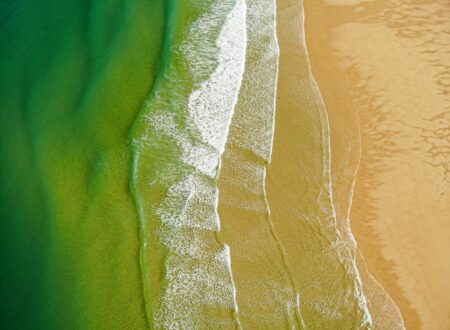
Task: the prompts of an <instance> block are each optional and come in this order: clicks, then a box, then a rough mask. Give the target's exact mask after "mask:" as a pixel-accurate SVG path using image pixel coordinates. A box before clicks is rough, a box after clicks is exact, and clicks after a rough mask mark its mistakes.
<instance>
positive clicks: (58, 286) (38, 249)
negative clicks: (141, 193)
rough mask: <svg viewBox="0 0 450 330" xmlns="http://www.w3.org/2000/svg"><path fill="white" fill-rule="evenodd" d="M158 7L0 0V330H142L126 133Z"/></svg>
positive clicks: (147, 83)
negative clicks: (0, 328) (116, 329)
mask: <svg viewBox="0 0 450 330" xmlns="http://www.w3.org/2000/svg"><path fill="white" fill-rule="evenodd" d="M169 5H170V2H169V1H167V2H166V1H162V0H161V1H140V0H137V1H132V2H129V1H114V0H112V1H101V2H100V1H95V2H94V1H33V0H28V1H2V3H1V39H0V40H1V49H0V63H1V77H2V79H1V88H0V91H1V97H0V100H1V101H0V102H1V120H0V122H1V125H2V129H1V139H0V141H1V142H0V143H1V165H0V166H1V178H0V186H1V200H0V203H1V205H0V209H1V215H0V219H1V228H2V229H1V234H0V235H1V237H0V253H1V274H0V276H1V278H0V283H1V290H0V292H1V293H0V294H1V298H0V301H1V304H2V306H1V316H0V318H1V322H0V324H1V327H2V328H3V329H67V328H69V329H79V328H93V329H101V328H110V329H112V328H122V327H129V328H134V329H139V328H145V327H147V324H146V322H147V321H146V318H145V312H144V301H143V296H142V287H141V286H142V284H141V283H142V282H141V280H140V276H141V275H140V270H139V256H138V255H139V236H138V232H139V231H138V222H137V215H136V211H135V207H134V202H133V199H132V196H131V194H130V187H129V177H130V163H131V148H130V139H131V137H130V134H131V127H132V126H133V124H134V121H135V119H136V116H137V114H138V112H139V110H140V108H141V106H142V103H143V101H144V99H145V98H146V97H147V96H148V95H149V93H150V91H151V89H152V87H153V85H154V82H155V79H156V77H157V75H158V71H159V69H160V67H161V65H162V63H163V62H164V59H163V56H164V53H163V51H162V49H163V44H164V38H165V31H166V30H167V29H168V27H167V22H166V17H167V14H168V11H169V10H171V8H170V7H169Z"/></svg>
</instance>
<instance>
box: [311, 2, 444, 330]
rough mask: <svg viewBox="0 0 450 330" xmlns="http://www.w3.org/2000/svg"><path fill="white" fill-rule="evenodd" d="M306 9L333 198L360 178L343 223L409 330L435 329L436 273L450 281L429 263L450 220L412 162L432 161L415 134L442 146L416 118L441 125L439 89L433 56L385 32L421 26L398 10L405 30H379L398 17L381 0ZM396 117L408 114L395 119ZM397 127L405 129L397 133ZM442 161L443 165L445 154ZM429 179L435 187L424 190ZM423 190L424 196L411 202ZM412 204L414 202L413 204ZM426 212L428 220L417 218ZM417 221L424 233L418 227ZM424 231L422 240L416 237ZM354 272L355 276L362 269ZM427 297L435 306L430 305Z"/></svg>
mask: <svg viewBox="0 0 450 330" xmlns="http://www.w3.org/2000/svg"><path fill="white" fill-rule="evenodd" d="M335 2H336V1H335ZM394 2H395V1H392V6H394V4H393V3H394ZM424 3H425V1H424ZM384 6H386V8H385V7H384ZM305 7H306V8H305V10H306V39H307V44H308V51H309V54H310V60H311V63H312V70H313V73H314V75H315V77H316V79H317V82H318V84H319V86H320V90H321V93H322V95H323V98H324V101H325V104H326V105H327V109H328V113H329V117H330V123H331V135H332V167H333V168H332V172H333V173H334V175H333V181H334V184H333V187H334V189H333V192H335V195H336V196H337V199H339V198H341V199H342V198H343V196H345V195H346V194H348V193H349V192H350V191H351V190H352V188H351V187H350V186H349V185H348V184H347V186H345V184H343V182H344V180H346V176H347V178H348V177H351V175H352V174H351V173H349V170H348V169H349V168H353V169H357V172H356V171H355V172H354V175H355V177H354V179H355V181H356V185H355V189H354V196H353V200H352V201H350V202H349V203H352V204H353V205H352V206H351V211H350V214H348V213H347V214H346V212H345V210H344V209H338V210H337V212H338V213H340V217H341V218H345V217H346V216H347V217H348V216H349V217H350V223H351V228H352V232H353V234H354V236H355V238H356V241H357V243H358V247H359V249H360V251H361V252H362V254H363V256H364V259H365V264H366V265H367V267H368V269H369V271H370V272H371V273H372V274H373V276H374V277H375V279H376V280H377V281H378V282H379V283H380V284H381V285H382V286H383V287H384V289H385V290H386V292H387V293H388V294H389V296H391V297H392V299H393V300H394V301H395V303H396V304H397V305H398V306H399V308H400V310H401V313H402V315H403V317H404V320H405V324H406V326H407V328H413V329H416V328H423V329H433V328H436V327H437V326H440V327H442V326H445V325H449V324H450V318H449V316H448V315H446V311H445V306H446V305H448V304H446V303H445V302H446V301H447V302H449V300H450V299H449V297H448V295H447V296H446V294H445V293H440V292H439V286H442V288H444V287H445V285H446V284H445V283H446V282H445V280H444V277H445V276H443V275H442V273H444V274H447V275H450V271H449V269H448V267H446V266H442V265H440V263H439V262H438V261H437V260H435V261H434V263H433V262H432V261H428V260H427V259H430V256H432V255H433V254H436V253H439V251H444V249H447V248H448V249H450V246H449V245H448V243H445V234H442V233H441V232H440V231H442V228H447V227H448V225H445V221H444V217H445V213H446V210H447V212H448V211H449V210H448V207H445V199H446V196H447V195H448V190H447V191H446V190H445V188H443V187H442V183H443V182H444V183H445V180H446V178H445V175H444V176H442V174H441V173H439V168H438V167H434V168H433V169H431V168H429V167H427V166H425V165H423V164H422V163H421V162H419V161H423V163H425V162H426V161H427V162H433V161H434V159H432V158H430V157H429V156H428V154H427V152H426V149H425V146H424V144H425V143H419V144H417V142H414V141H416V140H419V141H420V139H421V138H423V139H425V138H424V137H421V135H420V134H418V132H417V131H416V130H415V129H414V127H415V126H417V127H420V128H421V129H422V131H423V130H428V131H429V132H430V133H429V135H430V136H432V137H430V138H428V139H435V140H434V141H442V139H443V138H444V137H442V136H440V135H439V129H440V127H439V125H438V123H436V122H431V121H430V123H427V125H425V124H423V122H424V121H425V119H426V117H427V116H426V115H423V114H422V113H423V112H425V113H426V112H428V113H429V115H428V117H431V118H433V116H438V117H439V115H441V117H439V118H442V116H443V115H442V113H445V112H442V113H439V111H438V110H441V111H443V109H444V107H445V106H444V105H445V102H444V101H443V100H442V99H439V98H438V97H436V96H433V95H435V94H434V93H435V92H436V90H438V89H439V87H438V85H437V84H435V82H434V81H433V79H431V78H429V77H432V76H433V75H434V74H436V71H438V70H436V71H434V73H433V70H432V69H430V68H429V67H428V66H427V62H426V61H427V57H426V56H428V57H429V56H430V55H426V56H423V57H420V56H416V53H417V54H421V53H420V52H422V51H423V52H424V53H425V52H427V51H428V52H429V51H430V50H431V49H433V48H432V47H429V48H426V46H423V48H422V49H420V46H418V45H415V44H414V41H409V40H408V39H407V38H403V39H402V38H401V37H399V36H398V35H396V34H394V32H391V31H395V33H397V34H399V33H402V32H403V31H407V29H414V28H416V29H420V24H417V23H416V22H414V20H412V19H411V20H408V15H411V17H413V14H414V10H416V9H415V8H413V9H410V8H408V7H407V5H405V7H404V8H400V9H399V11H400V12H401V13H405V17H406V18H404V21H402V22H397V21H396V20H395V19H393V20H392V22H391V21H390V22H389V24H390V25H389V27H384V25H383V23H379V22H374V21H376V20H372V21H371V20H370V18H372V17H375V16H376V15H377V14H379V16H380V17H381V18H379V20H381V22H383V20H382V19H383V16H382V14H380V13H383V10H386V14H385V15H386V16H387V17H390V16H389V13H390V12H389V11H388V10H391V11H392V12H394V11H395V9H392V7H389V8H388V5H386V4H385V3H384V2H381V1H372V2H364V4H360V5H356V6H353V7H352V6H327V5H324V4H322V3H319V2H316V1H306V6H305ZM399 7H401V6H399ZM422 10H425V9H424V8H422ZM419 12H420V11H419ZM391 15H392V14H391ZM416 15H417V13H416ZM393 17H394V16H393ZM396 17H398V16H396ZM434 21H435V22H436V23H435V25H433V26H432V27H433V28H434V29H435V30H439V29H441V30H442V29H443V25H442V24H443V23H442V22H440V19H439V17H436V15H435V17H434ZM429 24H430V25H431V24H432V23H429ZM308 31H309V32H308ZM422 34H423V35H425V33H422ZM425 37H426V35H425ZM425 37H423V38H425ZM380 50H382V51H380ZM410 54H413V55H410ZM380 57H381V58H382V59H383V60H382V61H381V60H380ZM391 63H393V64H391ZM403 63H405V64H403ZM411 72H412V73H411ZM393 77H396V78H395V79H394V78H393ZM396 80H401V81H403V84H402V83H396ZM386 85H387V86H386ZM388 86H389V87H388ZM443 88H444V87H443ZM403 95H405V96H408V95H410V98H412V99H414V101H415V102H416V103H413V102H409V101H408V98H403ZM424 100H426V101H429V104H433V105H434V107H433V109H437V110H435V111H434V112H435V113H432V112H433V111H432V110H427V111H423V110H425V109H426V108H424V106H426V105H427V103H424V102H425V101H424ZM417 104H418V105H417ZM392 106H394V107H392ZM402 108H405V109H406V108H407V109H409V110H410V111H409V112H402ZM394 110H396V111H397V112H396V111H394ZM444 118H445V116H444ZM443 120H444V119H442V121H443ZM396 122H405V124H403V125H396ZM428 131H426V132H428ZM435 143H438V142H435ZM438 145H439V143H438ZM359 155H361V161H360V164H359V159H358V158H359ZM442 157H444V161H445V155H442V156H441V158H442ZM441 158H439V159H441ZM416 159H419V161H416ZM436 166H437V165H436ZM436 168H437V169H436ZM350 172H351V171H350ZM444 174H445V172H444ZM427 175H428V177H429V180H431V181H432V183H429V184H428V183H427V182H426V181H425V179H424V178H425V177H427ZM408 177H409V178H411V179H412V178H414V179H415V180H417V183H414V185H411V184H409V183H408V181H405V180H408ZM410 182H411V181H410ZM433 184H434V185H433ZM423 191H427V192H428V193H429V194H430V195H431V197H429V198H425V199H423V200H422V201H420V200H417V199H418V198H419V199H420V198H421V196H422V193H423ZM433 198H434V199H433ZM411 200H417V201H416V203H415V204H413V203H411ZM342 205H345V203H342ZM409 208H412V209H413V210H414V211H413V212H411V211H410V210H409ZM426 210H428V213H426V212H424V211H426ZM414 212H416V213H417V214H419V215H420V216H421V217H422V218H420V217H419V216H416V215H415V214H414ZM430 214H431V215H430ZM422 219H426V220H427V222H428V223H429V225H428V226H427V225H426V224H423V221H421V220H422ZM421 231H422V232H427V233H428V234H429V235H428V236H425V237H424V236H423V235H419V233H420V232H421ZM447 238H448V237H447ZM360 264H361V266H359V267H360V268H361V267H362V265H364V262H362V263H360ZM425 265H426V266H425ZM424 267H425V270H422V268H424ZM413 279H414V280H413ZM412 280H413V282H411V281H412ZM441 290H442V289H441ZM434 296H435V297H436V299H439V301H440V303H436V302H433V301H431V300H430V299H431V298H430V297H434ZM431 306H432V307H431ZM432 315H433V316H432Z"/></svg>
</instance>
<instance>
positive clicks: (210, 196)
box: [146, 0, 246, 329]
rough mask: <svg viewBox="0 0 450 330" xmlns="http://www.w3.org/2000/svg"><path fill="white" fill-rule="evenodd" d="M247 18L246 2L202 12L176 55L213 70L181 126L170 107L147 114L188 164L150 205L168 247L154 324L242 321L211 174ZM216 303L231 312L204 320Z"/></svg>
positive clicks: (230, 106)
mask: <svg viewBox="0 0 450 330" xmlns="http://www.w3.org/2000/svg"><path fill="white" fill-rule="evenodd" d="M233 3H234V5H233ZM230 9H231V10H230ZM225 15H226V19H225V22H224V24H223V26H222V27H221V29H220V33H219V36H218V38H217V40H216V44H215V45H211V43H210V41H208V38H209V37H210V35H211V34H213V31H214V30H215V29H217V24H218V23H217V22H218V21H220V20H221V17H223V16H225ZM245 22H246V7H245V3H244V0H236V1H235V2H234V1H219V0H218V1H216V2H215V3H214V4H213V5H212V6H211V8H210V9H209V10H208V11H207V12H206V13H205V14H203V15H202V16H200V17H199V18H198V19H197V20H196V21H195V22H194V23H193V24H192V26H191V27H190V29H189V36H188V37H187V38H186V40H185V42H184V43H183V44H182V45H181V47H180V53H181V55H182V56H183V57H184V58H185V59H186V63H187V65H188V66H189V69H190V71H191V72H192V74H193V76H194V77H203V76H205V72H207V71H208V70H207V69H208V67H207V66H208V65H210V66H211V65H214V64H215V63H216V64H217V65H216V68H215V70H214V72H213V73H212V74H210V75H209V76H205V79H204V80H203V81H200V83H199V84H198V86H197V89H196V90H194V91H193V92H192V93H191V94H190V95H189V99H188V102H187V106H186V114H187V121H186V123H185V125H184V126H183V127H182V126H181V125H177V124H176V118H175V115H173V114H170V112H164V111H154V112H152V113H150V114H149V115H148V116H147V118H146V120H147V122H148V123H149V124H150V126H151V127H152V129H153V130H154V131H155V132H157V134H159V135H162V136H167V137H170V138H171V139H172V140H173V141H175V143H176V144H177V145H178V147H179V149H180V154H181V159H180V161H182V162H183V163H184V164H186V165H187V166H190V167H191V170H190V171H189V173H187V174H185V175H184V176H183V177H182V178H180V179H178V180H177V181H176V182H175V183H173V184H172V185H171V186H170V187H169V189H168V192H167V195H166V198H165V199H164V201H163V202H162V203H161V204H160V205H159V207H158V208H157V210H156V211H155V214H156V215H157V216H158V218H159V219H160V221H161V226H160V228H159V230H158V235H159V237H160V240H161V242H162V244H163V245H164V246H165V247H166V249H167V251H168V255H167V258H166V261H165V268H166V276H165V280H166V283H167V284H166V287H165V290H164V293H163V295H162V297H161V308H160V310H158V311H156V312H155V314H154V321H155V324H156V326H157V327H158V328H164V329H179V328H183V329H192V328H199V326H200V327H202V328H205V327H206V328H207V327H215V328H222V327H224V328H230V327H231V325H230V324H229V322H234V324H235V325H236V326H238V327H239V326H240V325H239V319H238V317H237V312H238V308H237V303H236V288H235V287H234V282H233V277H232V273H231V260H230V251H229V248H228V247H227V246H224V245H222V244H220V243H219V242H218V241H217V239H216V233H217V231H218V230H219V229H220V221H219V216H218V213H217V203H218V189H217V185H216V177H217V173H218V170H219V168H220V156H221V154H222V153H223V150H224V146H225V142H226V138H227V135H228V128H229V125H230V121H231V117H232V115H233V111H234V106H235V103H236V100H237V95H238V92H239V88H240V84H241V79H242V74H243V71H244V65H245V63H244V59H245V49H246V30H245ZM214 46H215V47H214ZM211 54H215V55H211ZM205 66H206V67H205ZM148 143H152V142H150V141H149V142H148ZM205 308H206V309H205ZM214 309H216V313H218V314H216V316H219V314H220V312H219V310H220V309H226V310H229V311H230V314H229V315H230V318H229V319H227V318H224V316H223V315H222V316H221V317H220V316H219V317H216V318H209V319H208V313H209V311H211V310H214ZM232 311H234V315H235V316H234V320H233V319H231V315H232V313H231V312H232ZM213 313H214V312H213Z"/></svg>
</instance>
